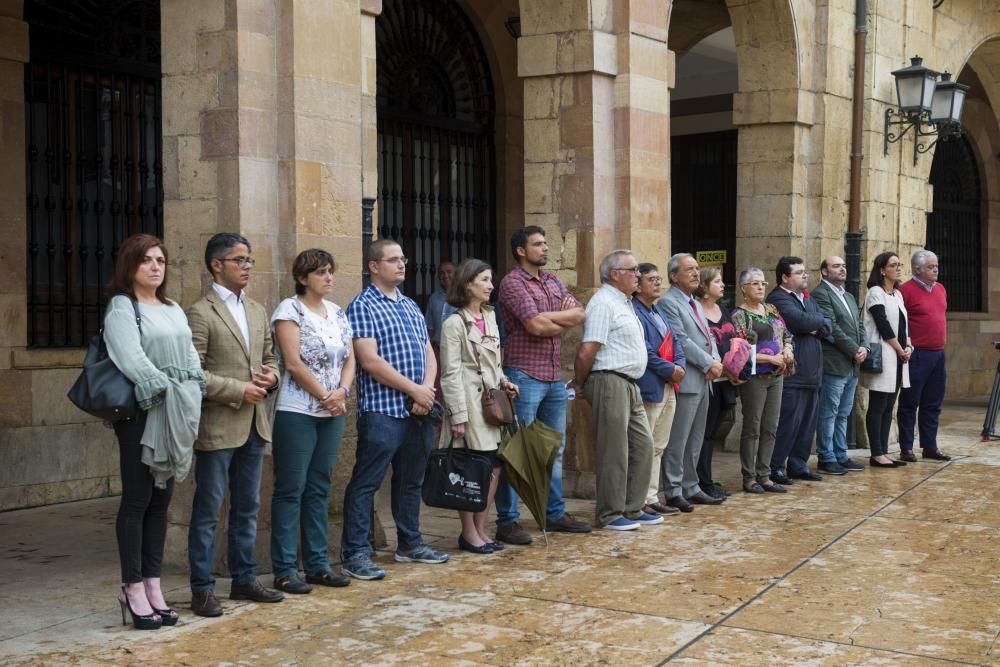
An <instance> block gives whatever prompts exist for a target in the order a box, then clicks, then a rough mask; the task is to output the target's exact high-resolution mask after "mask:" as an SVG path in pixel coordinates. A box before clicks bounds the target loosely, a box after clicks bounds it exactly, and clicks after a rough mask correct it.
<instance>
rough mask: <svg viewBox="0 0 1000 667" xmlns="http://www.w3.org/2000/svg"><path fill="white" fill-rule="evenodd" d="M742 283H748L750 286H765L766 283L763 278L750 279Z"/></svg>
mask: <svg viewBox="0 0 1000 667" xmlns="http://www.w3.org/2000/svg"><path fill="white" fill-rule="evenodd" d="M743 284H744V285H749V286H750V287H767V285H768V283H767V281H765V280H751V281H750V282H748V283H743Z"/></svg>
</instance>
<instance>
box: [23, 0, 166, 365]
mask: <svg viewBox="0 0 1000 667" xmlns="http://www.w3.org/2000/svg"><path fill="white" fill-rule="evenodd" d="M25 17H26V19H27V20H28V24H29V30H30V40H31V41H30V44H31V59H30V62H29V63H28V64H27V65H26V66H25V78H24V92H25V107H26V108H25V120H26V126H27V141H26V145H27V151H26V161H27V168H26V175H27V223H28V247H27V260H28V276H27V278H28V343H29V345H32V346H43V347H79V346H82V345H84V344H85V343H86V341H87V339H88V338H89V337H90V336H92V335H93V334H94V333H95V332H96V331H97V329H98V327H99V326H100V320H101V317H102V315H103V312H104V306H105V304H106V302H107V296H106V295H105V293H104V288H105V285H106V284H107V282H108V281H109V280H110V278H111V275H112V271H113V267H114V261H115V256H116V254H117V250H118V246H119V245H120V244H121V241H122V240H123V239H125V238H126V237H128V236H129V235H130V234H133V233H135V232H140V231H143V232H149V233H152V234H156V235H162V233H163V176H162V171H163V170H162V154H163V148H162V135H161V132H160V115H161V96H160V34H159V30H160V20H159V3H158V2H147V1H139V2H131V3H116V2H94V1H91V2H80V3H61V2H55V1H50V2H43V1H39V0H35V1H29V2H26V3H25Z"/></svg>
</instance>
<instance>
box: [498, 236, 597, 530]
mask: <svg viewBox="0 0 1000 667" xmlns="http://www.w3.org/2000/svg"><path fill="white" fill-rule="evenodd" d="M510 252H511V254H512V255H513V256H514V261H515V262H517V266H516V267H515V268H514V270H513V271H511V272H510V273H508V274H507V275H506V276H504V278H503V280H501V281H500V289H499V294H498V299H497V303H498V304H499V307H500V319H501V322H502V324H503V328H502V331H504V332H505V333H506V337H505V338H504V341H503V366H504V368H503V372H504V375H506V376H507V377H508V378H509V379H510V381H511V382H513V383H514V384H516V385H517V386H518V389H519V390H520V394H519V395H518V397H517V398H515V399H514V409H515V411H516V412H517V418H518V420H519V421H520V423H521V425H522V426H527V425H528V424H530V423H531V422H533V421H534V420H535V419H536V418H537V419H540V420H542V423H543V424H545V425H546V426H548V427H550V428H553V429H555V430H556V431H559V432H560V433H565V432H566V400H567V399H566V386H565V385H564V384H563V378H562V364H561V361H560V357H561V349H562V348H561V343H562V334H563V332H565V331H567V330H569V329H571V328H573V327H575V326H577V325H578V324H580V323H582V322H583V318H584V311H583V306H582V305H580V302H579V301H577V300H576V299H575V298H573V295H572V294H570V293H569V290H567V289H566V286H565V285H563V284H562V282H560V280H559V278H557V277H556V276H555V274H553V273H550V272H548V271H543V270H542V267H543V266H545V265H546V264H547V263H548V261H549V246H548V244H547V243H546V242H545V230H544V229H542V228H541V227H536V226H533V225H532V226H529V227H524V228H522V229H518V230H517V231H515V232H514V233H513V234H512V235H511V237H510ZM565 447H566V438H565V435H564V436H563V442H562V446H561V447H560V448H559V454H558V455H557V456H556V460H555V463H554V464H553V466H552V481H551V482H550V484H549V498H548V504H547V506H546V508H545V528H546V530H549V531H561V532H566V533H589V532H590V524H588V523H585V522H583V521H580V520H578V519H576V518H574V517H573V516H571V515H570V513H569V512H567V511H566V504H565V503H564V502H563V497H562V453H563V450H564V449H565ZM496 507H497V533H496V538H497V540H499V541H500V542H506V543H507V544H520V545H525V544H531V535H529V534H528V533H527V531H525V530H524V529H523V528H521V524H520V523H519V519H520V515H519V514H518V509H517V493H515V492H514V489H513V488H511V486H510V484H508V483H507V480H506V479H505V478H504V477H502V476H501V478H500V483H499V485H498V486H497V493H496Z"/></svg>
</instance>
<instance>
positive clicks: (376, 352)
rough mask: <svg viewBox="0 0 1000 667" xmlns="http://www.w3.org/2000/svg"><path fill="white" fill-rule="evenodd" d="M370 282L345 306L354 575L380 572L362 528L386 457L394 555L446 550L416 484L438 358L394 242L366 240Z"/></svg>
mask: <svg viewBox="0 0 1000 667" xmlns="http://www.w3.org/2000/svg"><path fill="white" fill-rule="evenodd" d="M367 260H368V271H369V272H370V274H371V280H372V282H371V284H370V285H369V286H368V287H366V288H365V289H364V290H362V291H361V293H360V294H358V295H357V296H356V297H354V299H353V300H352V301H351V303H350V305H349V306H348V307H347V319H348V320H349V321H350V323H351V331H352V333H353V336H354V353H355V354H356V355H357V360H358V448H357V453H356V455H355V463H354V470H353V472H352V473H351V481H350V483H349V484H348V485H347V489H346V491H345V492H344V531H343V536H342V539H341V556H342V558H343V566H342V570H343V572H344V574H346V575H348V576H351V577H354V578H355V579H364V580H371V579H382V578H383V577H385V571H384V570H383V569H382V568H380V567H379V566H378V565H376V564H375V562H374V561H373V560H372V550H371V547H370V546H369V544H368V534H369V533H370V532H371V527H372V514H373V507H374V502H375V492H376V491H378V489H379V487H380V486H381V485H382V480H383V479H384V478H385V474H386V472H388V470H389V466H390V465H392V491H391V493H392V518H393V520H394V521H395V522H396V555H395V558H396V561H397V562H400V563H414V562H416V563H444V562H445V561H447V560H448V554H446V553H442V552H440V551H436V550H434V549H432V548H431V547H429V546H428V545H427V544H425V543H424V539H423V536H422V535H421V534H420V502H421V499H420V485H421V483H422V482H423V479H424V469H425V468H426V467H427V457H428V456H429V455H430V452H431V443H432V440H433V438H434V433H435V431H436V428H435V425H434V424H433V423H432V422H431V420H430V419H428V418H427V415H428V414H429V413H430V412H431V410H433V408H434V376H435V375H436V373H437V361H436V360H435V358H434V351H433V350H432V349H431V343H430V340H429V339H428V337H427V326H426V323H425V322H424V316H423V314H422V313H421V312H420V308H419V307H418V306H417V304H416V303H415V302H414V301H413V299H410V298H408V297H406V296H404V295H403V293H402V292H400V291H399V286H400V285H401V284H403V281H404V280H405V279H406V257H404V256H403V249H402V248H401V247H400V246H399V244H398V243H396V242H395V241H393V240H391V239H379V240H378V241H375V242H374V243H372V244H371V245H370V246H369V248H368V257H367Z"/></svg>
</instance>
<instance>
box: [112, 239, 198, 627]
mask: <svg viewBox="0 0 1000 667" xmlns="http://www.w3.org/2000/svg"><path fill="white" fill-rule="evenodd" d="M166 287H167V249H166V248H165V247H164V245H163V242H162V241H161V240H160V239H158V238H156V237H155V236H152V235H150V234H136V235H134V236H130V237H129V238H127V239H125V241H124V242H123V243H122V245H121V247H120V248H119V249H118V257H117V259H116V261H115V274H114V278H113V280H112V281H111V285H110V288H109V292H110V294H111V295H112V297H111V302H110V303H109V304H108V309H107V313H106V314H105V316H104V338H105V342H106V343H107V347H108V356H109V357H110V358H111V360H112V361H113V362H114V363H115V365H116V366H117V367H118V368H119V369H120V370H121V372H122V373H123V374H124V375H125V376H126V377H127V378H128V379H129V380H131V381H132V382H133V383H134V384H135V398H136V401H137V402H138V404H139V409H140V411H139V414H138V416H136V417H135V418H133V419H127V420H124V421H120V422H117V423H115V425H114V428H115V435H116V436H117V437H118V450H119V454H120V466H121V479H122V497H121V504H120V506H119V508H118V520H117V523H116V533H117V536H118V553H119V557H120V559H121V570H122V587H121V592H120V593H119V597H118V601H119V603H120V604H121V608H122V623H125V612H126V610H127V611H128V612H129V613H130V614H131V617H132V624H133V625H134V626H135V628H136V629H141V630H155V629H157V628H159V627H160V626H161V625H174V624H175V623H177V612H176V611H174V610H172V609H170V607H169V606H168V605H167V603H166V601H165V600H164V599H163V592H162V591H161V589H160V569H161V565H162V562H163V545H164V541H165V539H166V533H167V506H168V505H169V504H170V497H171V495H172V493H173V485H174V479H175V478H176V479H178V480H183V479H184V477H185V476H186V475H187V472H188V470H189V469H190V466H191V454H192V447H193V445H194V440H195V438H196V437H197V435H198V421H199V418H200V416H201V399H202V394H203V391H204V387H205V375H204V373H203V372H202V369H201V361H200V360H199V358H198V353H197V352H196V351H195V348H194V344H193V343H192V341H191V329H190V328H189V327H188V322H187V317H185V315H184V311H183V310H181V307H180V306H179V305H178V304H177V303H175V302H173V301H171V300H170V299H168V298H167V296H166ZM136 310H138V320H139V321H138V322H137V317H136Z"/></svg>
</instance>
